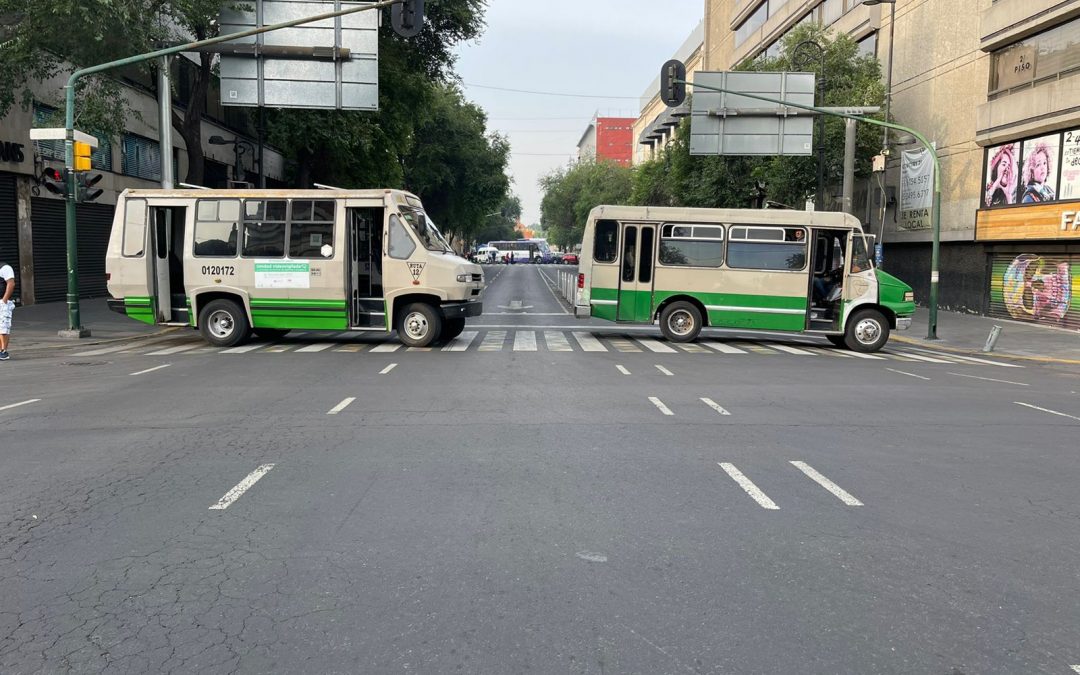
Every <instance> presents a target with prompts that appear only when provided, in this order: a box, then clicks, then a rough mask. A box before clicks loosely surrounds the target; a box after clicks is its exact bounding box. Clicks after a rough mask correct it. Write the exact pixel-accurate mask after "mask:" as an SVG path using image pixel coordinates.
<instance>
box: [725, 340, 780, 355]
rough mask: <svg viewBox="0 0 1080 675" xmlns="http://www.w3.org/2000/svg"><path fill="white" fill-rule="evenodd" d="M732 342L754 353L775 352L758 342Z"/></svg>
mask: <svg viewBox="0 0 1080 675" xmlns="http://www.w3.org/2000/svg"><path fill="white" fill-rule="evenodd" d="M732 344H736V345H739V346H740V347H742V348H743V349H749V350H750V351H752V352H754V353H755V354H773V355H775V354H776V352H775V351H773V350H771V349H769V348H768V347H765V346H763V345H759V344H757V343H754V342H733V343H732Z"/></svg>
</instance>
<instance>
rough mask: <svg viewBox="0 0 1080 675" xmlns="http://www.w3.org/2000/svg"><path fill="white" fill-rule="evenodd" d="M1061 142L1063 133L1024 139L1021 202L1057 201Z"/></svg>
mask: <svg viewBox="0 0 1080 675" xmlns="http://www.w3.org/2000/svg"><path fill="white" fill-rule="evenodd" d="M1060 144H1061V134H1053V135H1052V136H1043V137H1041V138H1032V139H1031V140H1027V141H1024V165H1023V170H1022V173H1021V176H1020V181H1021V184H1020V202H1021V203H1024V204H1038V203H1041V202H1052V201H1057V198H1058V196H1057V177H1058V168H1059V167H1058V165H1057V164H1058V147H1059V146H1060Z"/></svg>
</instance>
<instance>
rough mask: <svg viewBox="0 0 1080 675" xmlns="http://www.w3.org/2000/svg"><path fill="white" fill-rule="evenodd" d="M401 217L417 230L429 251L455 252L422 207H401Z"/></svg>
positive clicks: (422, 242)
mask: <svg viewBox="0 0 1080 675" xmlns="http://www.w3.org/2000/svg"><path fill="white" fill-rule="evenodd" d="M401 217H402V218H404V219H405V222H407V223H409V226H410V227H412V229H413V232H416V236H417V237H419V238H420V243H421V244H423V245H424V248H426V249H427V250H429V251H443V252H447V253H451V252H453V249H451V248H450V244H447V243H446V239H444V238H443V235H442V232H439V228H438V227H436V226H435V223H434V222H433V221H432V220H431V218H429V217H428V216H427V214H425V213H424V212H423V211H421V210H420V209H401Z"/></svg>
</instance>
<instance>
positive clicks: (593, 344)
mask: <svg viewBox="0 0 1080 675" xmlns="http://www.w3.org/2000/svg"><path fill="white" fill-rule="evenodd" d="M574 339H575V340H577V343H578V344H579V345H581V349H582V351H586V352H606V351H607V347H605V346H604V344H603V343H602V342H600V341H599V340H597V339H596V338H595V337H593V336H592V335H590V334H589V333H580V332H575V333H574Z"/></svg>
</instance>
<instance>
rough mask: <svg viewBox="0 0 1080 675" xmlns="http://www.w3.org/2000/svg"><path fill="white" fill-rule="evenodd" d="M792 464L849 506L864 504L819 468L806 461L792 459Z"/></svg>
mask: <svg viewBox="0 0 1080 675" xmlns="http://www.w3.org/2000/svg"><path fill="white" fill-rule="evenodd" d="M791 464H792V466H794V467H795V468H796V469H798V470H799V471H802V472H803V473H804V474H806V475H807V477H808V478H809V479H810V480H812V481H814V482H815V483H817V484H818V485H820V486H821V487H823V488H825V489H826V490H828V491H829V492H831V493H832V494H833V495H835V496H836V498H837V499H839V500H840V501H842V502H844V503H845V504H847V505H848V506H862V505H863V503H862V502H860V501H859V500H858V499H855V498H854V497H852V496H851V493H849V492H847V491H846V490H844V489H843V488H841V487H840V486H839V485H837V484H836V483H834V482H832V481H831V480H829V479H828V478H826V477H825V476H823V475H821V473H819V472H818V470H817V469H815V468H814V467H812V466H810V465H809V464H807V463H806V462H800V461H792V462H791Z"/></svg>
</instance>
